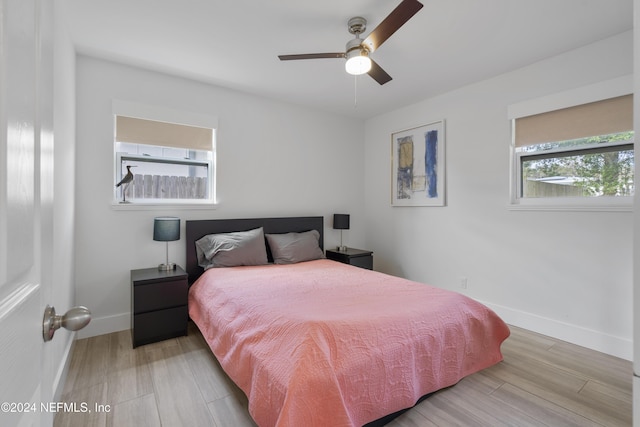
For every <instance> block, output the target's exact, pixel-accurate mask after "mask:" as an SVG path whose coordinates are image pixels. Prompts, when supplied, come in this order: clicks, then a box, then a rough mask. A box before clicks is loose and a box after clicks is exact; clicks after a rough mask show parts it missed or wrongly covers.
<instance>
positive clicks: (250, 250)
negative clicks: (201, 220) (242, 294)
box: [196, 227, 268, 270]
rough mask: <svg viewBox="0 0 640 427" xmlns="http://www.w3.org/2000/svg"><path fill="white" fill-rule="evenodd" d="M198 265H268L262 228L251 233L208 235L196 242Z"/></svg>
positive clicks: (209, 266) (238, 232) (206, 267)
mask: <svg viewBox="0 0 640 427" xmlns="http://www.w3.org/2000/svg"><path fill="white" fill-rule="evenodd" d="M196 253H197V255H198V265H199V266H200V267H202V268H204V269H205V270H207V269H209V268H212V267H236V266H239V265H264V264H267V263H268V261H267V248H266V246H265V244H264V232H263V230H262V227H260V228H256V229H254V230H249V231H237V232H233V233H220V234H208V235H206V236H204V237H203V238H201V239H200V240H198V241H196Z"/></svg>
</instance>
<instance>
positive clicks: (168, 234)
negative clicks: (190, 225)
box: [153, 216, 180, 271]
mask: <svg viewBox="0 0 640 427" xmlns="http://www.w3.org/2000/svg"><path fill="white" fill-rule="evenodd" d="M153 240H155V241H158V242H166V243H167V262H166V264H160V265H159V266H158V270H161V271H166V270H174V269H175V268H176V264H175V263H173V262H172V263H169V242H173V241H174V240H180V218H176V217H171V216H163V217H158V218H154V219H153Z"/></svg>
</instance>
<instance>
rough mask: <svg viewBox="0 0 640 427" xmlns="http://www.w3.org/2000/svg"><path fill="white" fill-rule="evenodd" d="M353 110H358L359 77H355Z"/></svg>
mask: <svg viewBox="0 0 640 427" xmlns="http://www.w3.org/2000/svg"><path fill="white" fill-rule="evenodd" d="M353 108H358V76H353Z"/></svg>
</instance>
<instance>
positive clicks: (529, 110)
mask: <svg viewBox="0 0 640 427" xmlns="http://www.w3.org/2000/svg"><path fill="white" fill-rule="evenodd" d="M632 93H633V76H632V75H627V76H623V77H619V78H616V79H612V80H608V81H605V82H601V83H596V84H593V85H589V86H584V87H580V88H577V89H573V90H570V91H566V92H561V93H558V94H553V95H550V96H546V97H542V98H537V99H534V100H529V101H524V102H520V103H517V104H512V105H510V106H509V107H508V111H507V117H508V119H509V120H510V122H511V136H512V138H511V144H510V151H509V155H510V171H509V205H508V209H510V210H541V211H623V212H630V211H632V210H633V197H625V196H616V197H607V196H602V197H532V198H527V197H521V188H522V182H521V180H522V170H521V164H522V163H521V160H522V157H526V156H532V157H533V156H536V155H539V154H542V153H544V154H546V153H553V152H557V153H566V152H574V153H576V154H579V153H580V152H581V151H585V152H586V151H588V150H589V149H592V148H593V146H590V145H585V146H583V147H581V148H578V149H576V147H571V148H558V149H555V150H549V151H544V152H537V153H527V152H521V151H518V150H517V149H516V146H515V138H514V136H515V119H517V118H520V117H526V116H531V115H535V114H540V113H545V112H548V111H554V110H558V109H562V108H568V107H573V106H576V105H581V104H587V103H590V102H596V101H601V100H604V99H609V98H615V97H618V96H623V95H628V94H632ZM627 144H629V141H621V142H614V143H610V144H607V146H616V145H627ZM600 146H602V145H600ZM636 179H637V178H636Z"/></svg>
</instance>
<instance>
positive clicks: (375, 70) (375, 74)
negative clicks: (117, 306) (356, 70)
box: [367, 60, 391, 85]
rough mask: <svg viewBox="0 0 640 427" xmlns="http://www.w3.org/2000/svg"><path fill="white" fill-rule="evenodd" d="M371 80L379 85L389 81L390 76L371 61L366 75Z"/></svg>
mask: <svg viewBox="0 0 640 427" xmlns="http://www.w3.org/2000/svg"><path fill="white" fill-rule="evenodd" d="M367 74H369V75H370V76H371V78H373V80H375V81H377V82H378V83H380V84H381V85H383V84H385V83H387V82H389V81H390V80H391V76H390V75H389V74H387V72H386V71H385V70H383V69H382V67H381V66H379V65H378V64H377V63H376V62H375V61H374V60H371V69H370V70H369V72H368V73H367Z"/></svg>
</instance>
